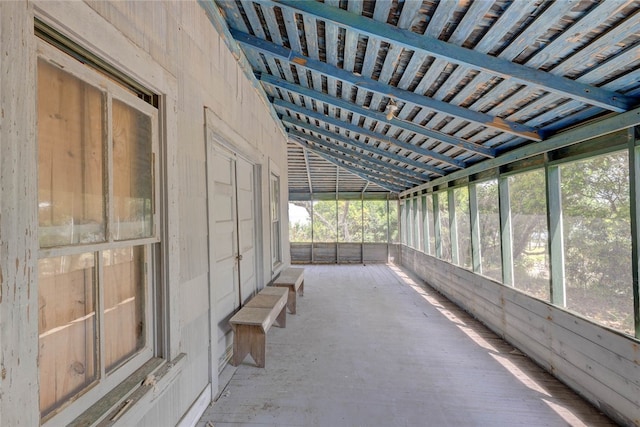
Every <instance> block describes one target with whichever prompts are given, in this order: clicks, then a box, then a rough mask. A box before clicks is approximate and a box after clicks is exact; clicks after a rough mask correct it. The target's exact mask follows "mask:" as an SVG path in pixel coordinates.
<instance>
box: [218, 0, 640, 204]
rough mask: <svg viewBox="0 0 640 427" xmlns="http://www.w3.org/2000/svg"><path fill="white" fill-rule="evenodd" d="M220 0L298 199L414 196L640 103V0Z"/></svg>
mask: <svg viewBox="0 0 640 427" xmlns="http://www.w3.org/2000/svg"><path fill="white" fill-rule="evenodd" d="M216 4H217V5H218V7H219V9H220V11H221V13H222V15H223V16H224V17H225V19H226V22H227V25H228V26H229V29H230V33H231V35H232V36H233V38H234V39H235V41H236V42H237V43H238V44H239V45H240V47H241V49H242V50H243V52H244V54H245V55H246V57H247V59H248V61H249V63H250V64H251V67H252V68H253V71H254V73H255V75H256V78H257V80H258V81H259V82H260V84H261V85H262V87H263V88H264V92H265V93H266V94H267V95H268V97H269V102H270V103H271V105H272V107H273V108H274V109H275V111H276V113H277V114H278V117H280V118H281V120H282V124H283V126H284V128H285V129H286V130H287V132H288V134H289V140H290V145H289V147H288V148H289V151H288V153H289V174H290V192H291V193H310V192H313V193H317V192H335V191H340V192H358V191H367V192H369V191H371V192H375V191H391V192H400V191H404V190H406V189H409V188H413V187H415V186H416V185H419V184H422V183H425V182H428V181H429V180H432V179H434V178H438V177H441V176H445V175H447V174H449V173H452V172H455V171H458V170H460V169H463V168H466V167H468V166H470V165H473V164H476V163H478V162H482V161H483V160H486V159H491V158H494V157H497V156H500V155H502V154H504V153H506V152H508V151H509V150H512V149H514V148H516V147H520V146H523V145H526V144H532V143H536V142H538V141H541V140H545V139H546V138H549V137H550V136H552V135H554V134H557V133H558V132H561V131H562V130H564V129H567V128H569V127H573V126H576V125H579V124H581V123H585V122H587V121H589V120H592V119H594V118H596V117H600V116H603V115H606V114H621V113H623V112H625V111H629V110H631V109H633V108H634V107H636V106H637V105H638V104H639V103H640V0H576V1H568V0H562V1H548V0H512V1H508V0H475V1H470V0H455V1H454V0H446V1H435V0H424V1H420V0H410V1H409V0H407V1H398V0H388V1H354V0H349V1H345V0H325V1H324V2H320V1H312V0H308V1H290V0H286V1H285V0H277V1H268V0H264V1H233V0H216ZM338 170H339V172H338Z"/></svg>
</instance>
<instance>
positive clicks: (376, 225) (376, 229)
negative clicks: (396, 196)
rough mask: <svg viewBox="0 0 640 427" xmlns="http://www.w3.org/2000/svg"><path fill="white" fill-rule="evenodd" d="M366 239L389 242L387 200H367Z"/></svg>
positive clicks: (366, 240)
mask: <svg viewBox="0 0 640 427" xmlns="http://www.w3.org/2000/svg"><path fill="white" fill-rule="evenodd" d="M363 210H364V241H365V242H367V243H387V201H386V200H365V201H364V205H363Z"/></svg>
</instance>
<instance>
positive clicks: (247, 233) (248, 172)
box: [236, 158, 257, 304]
mask: <svg viewBox="0 0 640 427" xmlns="http://www.w3.org/2000/svg"><path fill="white" fill-rule="evenodd" d="M236 182H237V186H236V189H237V192H236V194H237V199H236V200H237V206H238V248H239V251H238V252H239V253H240V257H239V258H240V260H239V265H240V301H241V302H242V304H244V303H246V302H247V300H248V299H249V298H251V296H253V294H254V293H255V291H256V289H257V286H256V285H257V281H256V243H255V241H256V231H255V224H256V221H255V208H256V207H255V194H254V182H255V180H254V166H253V165H252V164H251V163H249V162H247V161H246V160H244V159H242V158H238V159H237V161H236Z"/></svg>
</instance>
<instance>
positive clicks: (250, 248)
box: [207, 144, 257, 369]
mask: <svg viewBox="0 0 640 427" xmlns="http://www.w3.org/2000/svg"><path fill="white" fill-rule="evenodd" d="M207 150H208V153H207V159H208V161H209V162H210V163H209V164H208V165H207V170H208V172H207V175H208V197H209V212H210V216H211V218H209V224H210V232H209V251H210V252H211V253H210V262H211V266H210V269H211V273H210V278H209V286H211V288H212V295H213V299H212V309H213V318H212V321H213V322H214V323H215V325H216V326H215V328H217V333H213V332H214V331H212V340H213V339H216V340H217V342H216V345H215V350H214V352H215V354H214V355H212V363H215V362H217V367H218V369H221V368H222V367H224V365H225V364H226V362H227V361H228V360H229V357H230V356H231V349H232V344H233V336H232V334H231V327H230V326H229V319H230V318H231V316H233V314H234V313H235V312H236V310H237V309H238V308H239V307H240V306H241V305H242V304H243V303H244V302H246V301H247V300H248V299H249V298H250V297H251V296H252V295H253V294H254V292H255V290H256V283H257V280H256V244H255V239H256V233H255V191H254V165H253V164H251V163H250V162H248V161H246V160H244V159H243V158H241V157H238V156H236V155H235V154H234V153H232V152H231V151H228V150H226V149H225V148H222V147H219V146H217V145H214V144H208V146H207ZM212 368H214V366H212Z"/></svg>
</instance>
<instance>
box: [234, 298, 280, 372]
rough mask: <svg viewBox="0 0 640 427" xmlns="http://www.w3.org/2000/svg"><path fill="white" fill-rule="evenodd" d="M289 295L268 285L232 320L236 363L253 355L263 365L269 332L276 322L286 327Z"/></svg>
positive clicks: (259, 364)
mask: <svg viewBox="0 0 640 427" xmlns="http://www.w3.org/2000/svg"><path fill="white" fill-rule="evenodd" d="M287 296H288V292H287V290H286V289H284V288H265V289H263V290H262V291H260V293H259V294H258V295H256V296H255V297H253V298H252V299H251V300H250V301H249V302H248V303H247V304H245V306H244V307H242V308H241V309H240V311H238V312H237V313H236V314H235V315H234V316H233V317H232V318H231V319H230V320H229V324H231V329H233V359H232V361H231V364H232V365H233V366H238V365H239V364H240V363H242V361H243V360H244V358H245V357H246V356H247V354H251V357H252V358H253V360H254V361H255V363H256V366H258V367H260V368H264V366H265V352H266V335H267V331H269V329H270V328H271V325H273V324H274V323H277V324H278V326H279V327H281V328H284V327H286V316H287V311H286V305H287Z"/></svg>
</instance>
